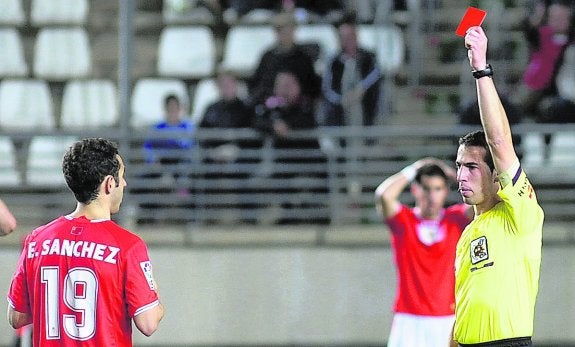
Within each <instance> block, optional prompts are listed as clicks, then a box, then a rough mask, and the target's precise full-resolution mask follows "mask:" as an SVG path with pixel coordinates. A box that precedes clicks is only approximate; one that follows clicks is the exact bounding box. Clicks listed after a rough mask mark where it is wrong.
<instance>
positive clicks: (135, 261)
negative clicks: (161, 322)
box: [125, 240, 159, 317]
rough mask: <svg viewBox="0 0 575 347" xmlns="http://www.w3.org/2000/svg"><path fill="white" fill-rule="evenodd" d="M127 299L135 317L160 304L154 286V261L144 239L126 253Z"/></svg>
mask: <svg viewBox="0 0 575 347" xmlns="http://www.w3.org/2000/svg"><path fill="white" fill-rule="evenodd" d="M125 276H126V300H127V305H128V312H129V314H130V316H132V317H134V316H136V315H138V314H140V313H142V312H144V311H146V310H148V309H151V308H152V307H154V306H156V305H158V304H159V301H158V294H157V292H156V288H155V287H154V285H155V282H154V275H153V272H152V263H151V261H150V257H149V256H148V249H147V247H146V245H145V243H144V241H142V240H138V242H137V243H136V244H135V245H134V246H133V247H131V248H130V250H129V252H128V254H127V255H126V273H125Z"/></svg>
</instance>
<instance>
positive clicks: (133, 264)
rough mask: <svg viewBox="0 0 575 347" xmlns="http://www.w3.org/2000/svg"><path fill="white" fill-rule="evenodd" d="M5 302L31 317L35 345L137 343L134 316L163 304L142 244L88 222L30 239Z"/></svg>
mask: <svg viewBox="0 0 575 347" xmlns="http://www.w3.org/2000/svg"><path fill="white" fill-rule="evenodd" d="M8 301H9V303H10V305H12V306H13V308H14V309H15V310H16V311H19V312H23V313H28V314H31V315H32V317H33V329H34V334H33V335H34V336H33V341H34V346H77V345H78V343H80V342H81V344H82V346H132V323H131V321H132V317H134V316H136V315H138V314H139V313H141V312H144V311H146V310H148V309H150V308H153V307H155V306H156V305H158V304H159V301H158V295H157V293H156V291H155V288H154V281H153V276H152V265H151V263H150V259H149V256H148V250H147V248H146V245H145V244H144V241H143V240H142V239H141V238H140V237H138V236H137V235H135V234H132V233H131V232H129V231H128V230H126V229H123V228H121V227H120V226H118V225H117V224H116V223H114V222H113V221H110V220H101V221H90V220H88V219H86V218H84V217H81V218H75V219H72V218H70V217H60V218H58V219H56V220H54V221H52V222H51V223H49V224H46V225H44V226H42V227H39V228H38V229H36V230H34V231H33V232H32V233H31V234H30V235H29V236H28V237H27V238H26V240H25V242H24V249H23V251H22V254H21V256H20V260H19V262H18V266H17V268H16V272H15V274H14V277H13V278H12V284H11V286H10V290H9V293H8Z"/></svg>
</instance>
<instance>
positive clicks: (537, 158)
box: [468, 64, 545, 168]
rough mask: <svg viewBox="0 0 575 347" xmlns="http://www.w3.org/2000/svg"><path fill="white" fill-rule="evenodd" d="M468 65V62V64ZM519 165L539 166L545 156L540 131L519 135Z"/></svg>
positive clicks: (541, 164)
mask: <svg viewBox="0 0 575 347" xmlns="http://www.w3.org/2000/svg"><path fill="white" fill-rule="evenodd" d="M468 66H469V64H468ZM521 151H522V152H523V156H522V158H521V165H523V166H524V167H525V168H532V167H541V166H543V161H544V157H545V141H544V140H543V134H541V133H525V134H523V136H521Z"/></svg>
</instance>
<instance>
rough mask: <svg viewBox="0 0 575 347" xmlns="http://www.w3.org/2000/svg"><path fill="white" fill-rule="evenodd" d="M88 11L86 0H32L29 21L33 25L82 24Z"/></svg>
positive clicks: (84, 22)
mask: <svg viewBox="0 0 575 347" xmlns="http://www.w3.org/2000/svg"><path fill="white" fill-rule="evenodd" d="M88 12H89V4H88V0H32V5H31V10H30V22H31V23H32V25H35V26H44V25H52V24H67V25H84V24H86V18H87V17H88Z"/></svg>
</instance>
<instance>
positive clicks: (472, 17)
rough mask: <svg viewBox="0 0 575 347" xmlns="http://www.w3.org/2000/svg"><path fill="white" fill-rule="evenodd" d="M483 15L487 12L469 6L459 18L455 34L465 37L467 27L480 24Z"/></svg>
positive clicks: (483, 17)
mask: <svg viewBox="0 0 575 347" xmlns="http://www.w3.org/2000/svg"><path fill="white" fill-rule="evenodd" d="M485 15H487V12H485V11H483V10H481V9H478V8H475V7H471V6H469V7H468V8H467V11H465V14H464V15H463V18H461V22H459V26H458V27H457V30H455V34H457V35H459V36H461V37H465V33H467V30H468V29H469V28H471V27H475V26H480V25H481V23H483V20H484V19H485Z"/></svg>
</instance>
